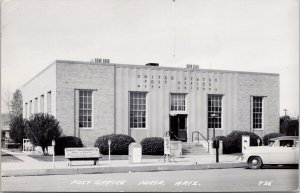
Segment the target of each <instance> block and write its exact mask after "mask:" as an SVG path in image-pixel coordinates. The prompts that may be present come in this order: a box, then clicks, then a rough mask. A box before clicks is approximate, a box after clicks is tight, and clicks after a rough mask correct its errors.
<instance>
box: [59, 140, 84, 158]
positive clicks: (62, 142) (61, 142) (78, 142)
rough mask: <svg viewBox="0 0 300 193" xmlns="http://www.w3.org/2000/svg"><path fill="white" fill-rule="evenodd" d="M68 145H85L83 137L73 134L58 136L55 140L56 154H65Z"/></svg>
mask: <svg viewBox="0 0 300 193" xmlns="http://www.w3.org/2000/svg"><path fill="white" fill-rule="evenodd" d="M68 147H83V145H82V141H81V139H80V138H79V137H73V136H65V137H60V138H57V139H56V141H55V154H56V155H65V148H68Z"/></svg>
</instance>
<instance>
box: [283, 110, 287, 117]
mask: <svg viewBox="0 0 300 193" xmlns="http://www.w3.org/2000/svg"><path fill="white" fill-rule="evenodd" d="M283 110H284V116H285V117H286V112H287V111H288V110H287V109H283Z"/></svg>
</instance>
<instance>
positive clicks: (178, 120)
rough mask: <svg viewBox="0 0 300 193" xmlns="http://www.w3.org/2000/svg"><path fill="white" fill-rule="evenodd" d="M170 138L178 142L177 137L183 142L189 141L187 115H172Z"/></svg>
mask: <svg viewBox="0 0 300 193" xmlns="http://www.w3.org/2000/svg"><path fill="white" fill-rule="evenodd" d="M170 131H171V132H170V138H171V140H177V139H176V137H177V138H178V139H179V140H180V141H182V142H186V141H187V115H185V114H179V115H174V116H171V115H170Z"/></svg>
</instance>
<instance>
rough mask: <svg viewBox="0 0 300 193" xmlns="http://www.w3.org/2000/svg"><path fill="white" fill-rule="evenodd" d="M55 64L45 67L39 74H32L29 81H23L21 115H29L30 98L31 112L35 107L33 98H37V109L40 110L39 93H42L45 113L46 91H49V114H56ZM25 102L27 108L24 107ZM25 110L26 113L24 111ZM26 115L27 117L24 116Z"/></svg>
mask: <svg viewBox="0 0 300 193" xmlns="http://www.w3.org/2000/svg"><path fill="white" fill-rule="evenodd" d="M55 74H56V65H55V63H53V64H51V65H49V66H48V67H47V68H46V69H44V70H43V71H41V72H40V73H39V74H37V75H36V76H34V77H33V78H32V79H31V80H30V81H28V82H27V83H25V84H24V85H23V87H22V88H21V90H22V95H23V117H24V118H28V117H29V105H30V100H32V112H34V109H35V106H34V104H35V102H34V101H35V99H36V98H37V100H38V101H37V111H38V112H41V109H42V108H41V104H40V99H41V95H44V112H45V113H47V112H49V110H48V109H47V103H48V101H47V100H48V98H47V93H48V92H49V91H51V110H50V111H51V114H52V115H54V116H55V115H56V100H55V98H56V78H55ZM26 103H28V105H27V109H26V105H25V104H26ZM26 110H27V113H26ZM26 115H27V117H25V116H26Z"/></svg>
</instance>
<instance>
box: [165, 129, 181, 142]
mask: <svg viewBox="0 0 300 193" xmlns="http://www.w3.org/2000/svg"><path fill="white" fill-rule="evenodd" d="M167 133H169V136H171V135H170V133H172V134H173V136H174V137H175V138H176V139H177V141H180V140H179V139H178V138H177V136H176V135H175V134H174V133H173V132H172V131H167V132H166V135H167Z"/></svg>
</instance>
